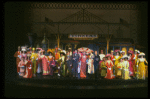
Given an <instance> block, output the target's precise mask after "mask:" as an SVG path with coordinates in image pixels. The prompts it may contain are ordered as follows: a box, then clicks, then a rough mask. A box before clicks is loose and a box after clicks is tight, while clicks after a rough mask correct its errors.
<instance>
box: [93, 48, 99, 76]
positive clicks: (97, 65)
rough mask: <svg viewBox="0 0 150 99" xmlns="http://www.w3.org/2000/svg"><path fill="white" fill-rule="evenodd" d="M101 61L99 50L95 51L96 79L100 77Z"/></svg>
mask: <svg viewBox="0 0 150 99" xmlns="http://www.w3.org/2000/svg"><path fill="white" fill-rule="evenodd" d="M99 61H100V57H99V55H98V54H97V51H95V55H94V71H95V79H97V78H98V77H99V71H98V70H99V68H98V67H99Z"/></svg>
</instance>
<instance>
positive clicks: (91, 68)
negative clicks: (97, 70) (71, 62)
mask: <svg viewBox="0 0 150 99" xmlns="http://www.w3.org/2000/svg"><path fill="white" fill-rule="evenodd" d="M93 63H94V60H93V59H89V61H88V73H89V74H94V64H93Z"/></svg>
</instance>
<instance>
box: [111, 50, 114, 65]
mask: <svg viewBox="0 0 150 99" xmlns="http://www.w3.org/2000/svg"><path fill="white" fill-rule="evenodd" d="M110 54H111V59H110V60H111V61H112V62H113V64H114V58H115V57H114V51H113V50H111V53H110Z"/></svg>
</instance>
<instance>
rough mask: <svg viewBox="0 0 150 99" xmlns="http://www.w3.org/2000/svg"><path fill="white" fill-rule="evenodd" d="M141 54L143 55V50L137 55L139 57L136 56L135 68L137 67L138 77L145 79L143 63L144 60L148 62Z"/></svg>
mask: <svg viewBox="0 0 150 99" xmlns="http://www.w3.org/2000/svg"><path fill="white" fill-rule="evenodd" d="M143 56H145V53H143V52H141V53H140V54H139V55H138V57H140V58H138V59H137V61H136V62H137V65H136V66H137V69H138V72H137V73H138V74H139V75H138V79H143V80H145V76H146V75H145V74H146V65H145V64H144V62H145V63H147V64H148V62H147V61H146V59H145V58H144V57H143Z"/></svg>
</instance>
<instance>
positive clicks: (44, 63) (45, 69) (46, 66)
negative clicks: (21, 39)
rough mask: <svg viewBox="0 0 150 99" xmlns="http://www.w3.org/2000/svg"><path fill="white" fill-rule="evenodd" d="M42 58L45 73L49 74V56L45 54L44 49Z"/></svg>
mask: <svg viewBox="0 0 150 99" xmlns="http://www.w3.org/2000/svg"><path fill="white" fill-rule="evenodd" d="M41 52H42V53H41V57H40V58H41V59H42V66H43V75H49V71H48V58H47V57H46V56H45V55H43V52H44V50H42V51H41Z"/></svg>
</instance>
